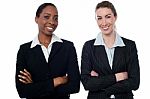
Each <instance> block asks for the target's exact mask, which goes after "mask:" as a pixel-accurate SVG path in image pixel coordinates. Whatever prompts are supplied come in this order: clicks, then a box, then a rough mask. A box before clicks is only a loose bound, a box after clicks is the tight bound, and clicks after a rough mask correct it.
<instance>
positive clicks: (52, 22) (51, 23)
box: [35, 6, 58, 36]
mask: <svg viewBox="0 0 150 99" xmlns="http://www.w3.org/2000/svg"><path fill="white" fill-rule="evenodd" d="M35 21H36V23H37V24H38V27H39V33H43V34H45V35H48V36H50V35H52V33H53V32H54V31H55V29H56V28H57V25H58V12H57V9H56V8H55V7H53V6H47V7H45V8H44V9H43V11H42V12H41V14H40V16H39V17H36V18H35Z"/></svg>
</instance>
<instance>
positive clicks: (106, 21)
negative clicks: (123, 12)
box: [96, 8, 117, 35]
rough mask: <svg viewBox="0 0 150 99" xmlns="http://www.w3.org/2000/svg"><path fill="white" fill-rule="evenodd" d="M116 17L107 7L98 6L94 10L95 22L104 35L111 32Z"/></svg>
mask: <svg viewBox="0 0 150 99" xmlns="http://www.w3.org/2000/svg"><path fill="white" fill-rule="evenodd" d="M116 18H117V17H115V16H114V14H113V12H112V10H111V9H109V8H99V9H97V10H96V20H97V24H98V26H99V28H100V30H101V32H102V33H103V34H104V35H110V34H111V33H113V31H114V27H115V21H116Z"/></svg>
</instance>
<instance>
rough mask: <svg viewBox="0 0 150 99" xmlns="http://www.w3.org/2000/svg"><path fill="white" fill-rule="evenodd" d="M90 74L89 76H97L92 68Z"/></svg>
mask: <svg viewBox="0 0 150 99" xmlns="http://www.w3.org/2000/svg"><path fill="white" fill-rule="evenodd" d="M90 74H91V76H96V77H97V76H98V73H97V72H95V71H94V70H92V71H91V73H90Z"/></svg>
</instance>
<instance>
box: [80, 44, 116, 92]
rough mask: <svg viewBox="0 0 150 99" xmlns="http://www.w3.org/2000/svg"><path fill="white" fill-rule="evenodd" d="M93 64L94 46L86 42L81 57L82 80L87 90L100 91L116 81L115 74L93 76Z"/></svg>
mask: <svg viewBox="0 0 150 99" xmlns="http://www.w3.org/2000/svg"><path fill="white" fill-rule="evenodd" d="M93 65H94V64H93V63H92V48H91V47H90V44H89V43H85V44H84V46H83V50H82V59H81V81H82V83H83V86H84V88H85V90H89V91H99V90H103V89H105V88H106V87H108V86H110V85H113V84H114V83H116V78H115V75H114V74H110V75H106V76H98V77H92V76H91V75H90V72H91V71H92V70H93V69H92V66H93Z"/></svg>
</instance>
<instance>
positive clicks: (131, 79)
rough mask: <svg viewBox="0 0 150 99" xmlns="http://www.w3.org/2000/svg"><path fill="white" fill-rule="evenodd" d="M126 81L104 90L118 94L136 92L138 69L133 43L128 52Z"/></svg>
mask: <svg viewBox="0 0 150 99" xmlns="http://www.w3.org/2000/svg"><path fill="white" fill-rule="evenodd" d="M127 65H128V66H127V67H128V79H127V80H123V81H120V82H118V83H116V84H114V85H112V86H110V87H108V88H106V89H105V91H106V93H107V94H109V95H111V94H118V93H124V92H130V91H131V90H137V89H138V88H139V84H140V67H139V61H138V55H137V49H136V45H135V43H133V44H132V45H131V47H130V50H129V62H128V63H127Z"/></svg>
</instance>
